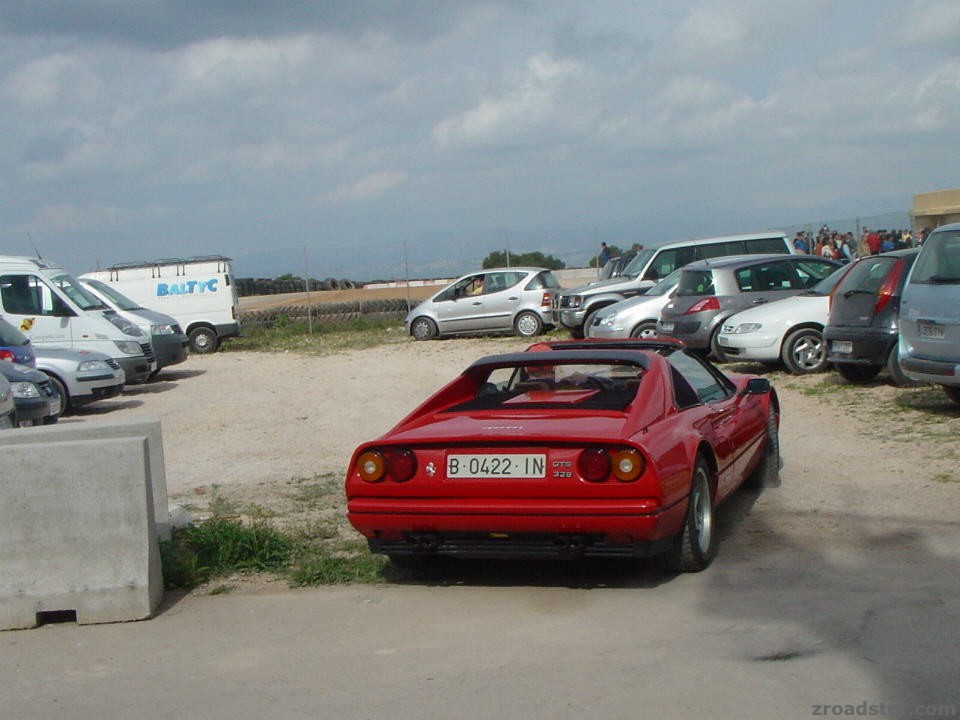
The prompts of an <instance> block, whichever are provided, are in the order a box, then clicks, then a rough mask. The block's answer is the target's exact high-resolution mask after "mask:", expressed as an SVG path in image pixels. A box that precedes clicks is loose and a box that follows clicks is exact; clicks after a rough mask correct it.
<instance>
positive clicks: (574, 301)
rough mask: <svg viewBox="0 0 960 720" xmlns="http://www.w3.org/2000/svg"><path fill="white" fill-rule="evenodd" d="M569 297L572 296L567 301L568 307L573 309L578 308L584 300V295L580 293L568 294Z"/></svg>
mask: <svg viewBox="0 0 960 720" xmlns="http://www.w3.org/2000/svg"><path fill="white" fill-rule="evenodd" d="M568 297H569V298H570V299H569V300H568V301H567V307H568V308H570V309H571V310H576V309H577V308H578V307H580V303H581V302H582V301H583V298H582V297H580V296H579V295H568Z"/></svg>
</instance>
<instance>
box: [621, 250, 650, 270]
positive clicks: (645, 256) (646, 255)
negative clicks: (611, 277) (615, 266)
mask: <svg viewBox="0 0 960 720" xmlns="http://www.w3.org/2000/svg"><path fill="white" fill-rule="evenodd" d="M655 252H656V251H655V250H653V249H652V248H649V249H647V250H641V251H640V252H638V253H637V254H636V255H635V256H634V258H633V260H631V261H630V262H629V263H627V266H626V267H625V268H624V269H623V272H622V273H620V274H621V275H626V276H628V277H636V276H637V275H639V274H640V273H641V272H643V269H644V268H645V267H646V266H647V263H648V262H650V258H652V257H653V255H654V253H655Z"/></svg>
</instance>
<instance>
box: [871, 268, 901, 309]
mask: <svg viewBox="0 0 960 720" xmlns="http://www.w3.org/2000/svg"><path fill="white" fill-rule="evenodd" d="M902 274H903V260H897V261H896V262H894V263H893V267H892V268H890V272H888V273H887V276H886V277H885V278H884V279H883V283H882V284H881V285H880V289H879V290H877V302H876V304H875V305H874V306H873V314H874V315H878V314H879V313H880V311H881V310H883V309H884V308H885V307H886V306H887V305H889V304H890V300H892V299H893V296H894V295H895V294H896V292H897V285H898V284H899V283H900V276H901V275H902Z"/></svg>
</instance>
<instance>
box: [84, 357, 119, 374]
mask: <svg viewBox="0 0 960 720" xmlns="http://www.w3.org/2000/svg"><path fill="white" fill-rule="evenodd" d="M77 372H101V373H102V372H106V373H112V372H113V370H112V369H111V367H110V366H109V365H107V364H106V363H105V362H104V361H103V360H84V361H83V362H82V363H80V364H79V365H77Z"/></svg>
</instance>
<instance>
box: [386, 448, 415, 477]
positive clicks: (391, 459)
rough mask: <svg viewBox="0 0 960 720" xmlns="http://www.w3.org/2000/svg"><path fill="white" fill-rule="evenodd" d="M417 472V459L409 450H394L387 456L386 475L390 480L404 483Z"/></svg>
mask: <svg viewBox="0 0 960 720" xmlns="http://www.w3.org/2000/svg"><path fill="white" fill-rule="evenodd" d="M416 471H417V458H416V456H415V455H414V454H413V453H412V452H410V451H409V450H396V451H393V452H390V453H388V454H387V474H388V475H390V479H391V480H395V481H396V482H405V481H407V480H409V479H410V478H412V477H413V474H414V473H415V472H416Z"/></svg>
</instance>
